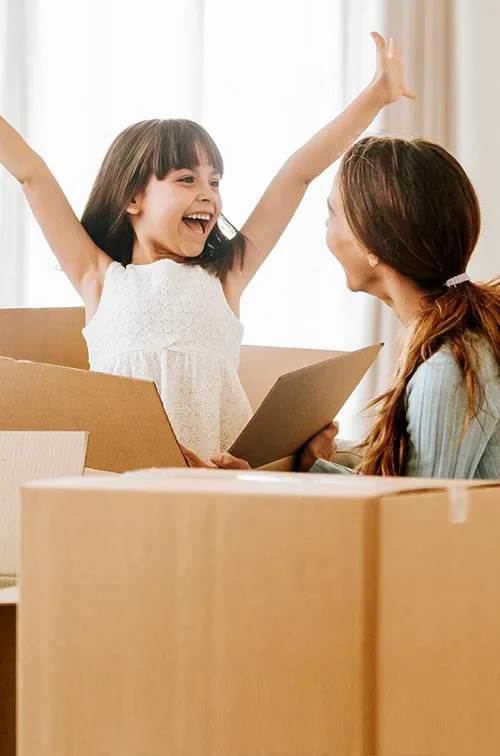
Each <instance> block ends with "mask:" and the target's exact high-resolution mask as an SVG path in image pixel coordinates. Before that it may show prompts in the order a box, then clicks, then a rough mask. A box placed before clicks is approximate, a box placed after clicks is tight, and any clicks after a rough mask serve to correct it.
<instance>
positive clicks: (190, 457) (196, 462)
mask: <svg viewBox="0 0 500 756" xmlns="http://www.w3.org/2000/svg"><path fill="white" fill-rule="evenodd" d="M179 446H180V447H181V452H182V454H183V455H184V459H185V460H186V462H187V466H188V467H208V468H210V469H211V470H213V469H214V466H213V465H207V463H206V462H204V461H203V460H202V459H200V458H199V457H198V456H197V455H196V454H195V453H194V452H193V451H191V449H188V448H187V447H186V446H183V445H182V444H179Z"/></svg>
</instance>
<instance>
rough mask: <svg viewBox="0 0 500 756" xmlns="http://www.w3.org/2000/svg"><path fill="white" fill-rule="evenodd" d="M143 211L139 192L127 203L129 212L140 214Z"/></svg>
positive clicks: (130, 213)
mask: <svg viewBox="0 0 500 756" xmlns="http://www.w3.org/2000/svg"><path fill="white" fill-rule="evenodd" d="M140 212H141V198H140V196H139V195H138V194H137V195H136V196H135V197H132V199H131V200H130V202H129V203H128V205H127V213H129V215H139V213H140Z"/></svg>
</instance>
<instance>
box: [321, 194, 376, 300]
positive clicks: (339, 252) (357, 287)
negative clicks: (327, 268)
mask: <svg viewBox="0 0 500 756" xmlns="http://www.w3.org/2000/svg"><path fill="white" fill-rule="evenodd" d="M326 243H327V245H328V249H329V250H330V252H331V253H332V254H333V255H334V256H335V257H336V259H337V260H338V261H339V263H340V264H341V266H342V268H343V269H344V273H345V276H346V283H347V287H348V288H349V289H350V290H351V291H368V290H370V288H371V286H370V284H372V283H373V279H374V278H375V276H376V273H375V271H374V269H373V268H372V267H371V266H370V263H369V256H368V253H367V251H366V250H365V249H364V247H362V246H361V245H360V244H359V243H358V242H357V241H356V239H355V238H354V237H353V235H352V233H351V231H350V229H349V226H348V224H347V220H346V218H345V215H344V212H343V210H342V204H341V201H340V195H339V191H338V189H337V186H336V184H334V186H333V189H332V191H331V193H330V196H329V197H328V218H327V221H326Z"/></svg>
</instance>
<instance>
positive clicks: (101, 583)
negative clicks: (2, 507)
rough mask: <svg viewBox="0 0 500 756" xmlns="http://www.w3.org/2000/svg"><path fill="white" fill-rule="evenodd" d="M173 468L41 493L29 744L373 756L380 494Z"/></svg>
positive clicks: (60, 485)
mask: <svg viewBox="0 0 500 756" xmlns="http://www.w3.org/2000/svg"><path fill="white" fill-rule="evenodd" d="M171 472H172V474H173V475H174V476H175V475H176V474H177V475H178V477H172V478H168V477H164V476H161V475H158V474H152V475H149V476H148V475H146V474H132V475H125V476H109V477H103V476H100V477H98V478H97V477H96V478H95V479H92V478H81V480H80V481H77V480H71V481H69V480H68V481H66V482H64V481H59V482H57V483H55V484H54V483H49V482H44V483H43V484H33V485H30V486H29V487H27V488H26V489H25V491H24V493H23V532H22V538H23V544H24V547H23V557H22V558H23V562H22V575H23V584H22V601H21V605H20V632H19V638H20V691H21V694H20V709H19V722H20V737H21V741H22V742H21V749H20V752H21V753H26V754H28V753H33V754H36V755H37V756H67V754H69V753H71V754H73V756H84V755H85V756H88V754H129V753H130V754H133V753H134V754H135V753H137V754H158V756H160V754H161V755H163V754H165V755H166V754H182V756H201V755H202V754H203V756H205V755H207V756H208V754H217V755H218V756H235V754H267V756H283V754H327V753H328V754H342V755H343V756H349V755H351V756H354V755H355V756H360V754H365V755H367V754H372V743H373V736H374V732H373V707H372V685H373V681H372V680H371V670H373V666H374V665H373V659H372V651H373V649H372V639H371V637H370V634H369V633H367V628H368V626H369V623H370V617H371V614H372V612H373V601H372V596H371V591H372V587H373V583H372V581H371V577H370V576H371V574H372V569H373V565H372V561H373V553H372V544H373V537H372V533H371V530H372V527H373V516H372V513H373V512H374V509H373V507H371V506H370V504H371V502H370V501H369V499H368V498H364V499H363V498H358V499H353V498H352V497H350V498H345V497H343V496H342V495H339V496H338V497H337V498H336V499H335V500H334V501H333V500H332V497H331V493H330V489H333V488H334V486H325V485H323V484H319V485H315V484H314V480H312V481H311V480H308V478H307V476H300V475H298V476H284V477H285V478H287V480H286V481H285V482H284V483H283V482H281V481H280V480H279V479H280V478H281V476H277V475H275V474H271V473H267V474H264V473H250V474H249V475H250V478H251V479H250V480H249V479H247V478H245V477H241V476H239V477H238V475H236V476H234V474H233V475H232V476H231V475H226V474H224V473H221V475H220V476H219V475H218V473H212V474H211V478H210V477H208V476H209V475H210V473H209V472H208V471H185V470H179V471H177V472H176V471H171ZM188 472H191V473H193V474H194V475H188V474H187V473H188ZM198 472H200V475H198V474H197V473H198ZM247 475H248V474H247ZM231 477H233V480H231ZM315 477H317V478H320V477H321V476H310V478H311V479H313V478H315ZM323 477H325V476H323ZM190 478H192V480H190ZM263 478H264V482H263V481H262V479H263ZM277 478H278V480H276V479H277ZM290 479H293V480H294V481H295V480H297V481H299V483H298V485H296V484H295V483H292V482H291V480H290ZM202 480H204V481H205V482H206V483H207V484H209V486H210V488H209V489H206V488H204V485H201V481H202ZM265 480H268V481H275V482H274V483H272V484H271V485H269V484H266V483H265ZM254 483H255V485H254ZM299 489H300V490H299ZM89 534H91V537H90V535H89ZM68 543H70V544H71V548H68ZM41 565H43V569H40V567H41ZM75 680H78V685H75Z"/></svg>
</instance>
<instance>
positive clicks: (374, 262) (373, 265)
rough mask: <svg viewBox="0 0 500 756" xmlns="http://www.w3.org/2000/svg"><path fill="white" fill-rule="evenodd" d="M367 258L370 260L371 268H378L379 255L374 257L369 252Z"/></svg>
mask: <svg viewBox="0 0 500 756" xmlns="http://www.w3.org/2000/svg"><path fill="white" fill-rule="evenodd" d="M367 258H368V265H369V266H370V268H376V267H377V265H378V264H379V262H380V260H379V259H378V257H377V255H374V254H372V253H371V252H368V254H367Z"/></svg>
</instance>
